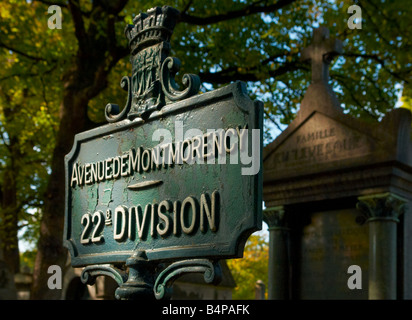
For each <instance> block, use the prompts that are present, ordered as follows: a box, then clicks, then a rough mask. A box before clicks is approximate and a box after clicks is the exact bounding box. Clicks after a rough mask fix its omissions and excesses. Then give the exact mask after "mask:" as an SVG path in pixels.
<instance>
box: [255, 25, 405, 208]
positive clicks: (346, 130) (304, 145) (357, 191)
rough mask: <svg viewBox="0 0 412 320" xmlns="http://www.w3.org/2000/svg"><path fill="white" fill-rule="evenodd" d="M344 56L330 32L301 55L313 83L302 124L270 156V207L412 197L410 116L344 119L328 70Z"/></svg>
mask: <svg viewBox="0 0 412 320" xmlns="http://www.w3.org/2000/svg"><path fill="white" fill-rule="evenodd" d="M341 52H342V50H341V43H340V41H338V40H333V39H330V37H329V32H328V30H327V29H326V28H324V27H321V28H318V29H315V30H314V40H313V43H312V44H311V46H309V47H308V48H306V49H305V50H304V51H303V52H302V56H301V57H302V59H303V60H310V61H311V62H312V83H311V84H310V86H309V88H308V90H307V92H306V94H305V96H304V99H303V100H302V102H301V106H300V110H299V111H298V113H297V115H296V118H295V119H294V120H293V122H292V123H291V124H290V125H289V126H288V127H287V128H286V129H285V130H284V131H283V132H282V134H280V135H279V136H278V137H277V138H276V139H275V140H274V141H273V142H272V143H270V144H269V145H268V146H266V147H265V148H264V150H263V167H264V171H263V181H264V182H263V189H264V190H263V193H264V195H263V198H264V200H265V203H266V206H267V207H271V206H277V205H285V204H296V203H303V202H308V201H318V200H325V199H334V198H342V197H347V196H359V195H367V194H372V193H382V192H395V193H397V194H399V195H403V196H406V197H409V198H410V196H408V195H409V191H408V190H412V188H411V186H412V185H411V181H412V150H411V142H410V140H411V130H410V129H411V114H410V111H409V110H407V109H403V108H399V109H394V110H392V111H391V112H389V113H388V114H386V115H385V117H384V118H383V119H382V121H380V122H375V123H370V122H366V121H363V120H362V119H358V118H354V117H352V116H350V115H348V114H345V113H344V112H343V110H342V108H341V106H340V103H339V101H338V99H337V97H336V96H335V94H334V92H333V90H332V87H331V86H330V85H329V83H328V82H329V76H328V71H327V70H328V65H329V63H330V62H331V60H332V58H333V57H334V56H336V55H337V54H339V53H341Z"/></svg>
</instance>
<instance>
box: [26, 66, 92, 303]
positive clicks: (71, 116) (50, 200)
mask: <svg viewBox="0 0 412 320" xmlns="http://www.w3.org/2000/svg"><path fill="white" fill-rule="evenodd" d="M79 73H81V71H80V72H79ZM78 78H79V77H76V76H75V77H71V79H78ZM73 82H75V80H74V81H73V80H72V81H70V80H69V82H68V83H66V87H65V91H64V98H63V103H62V105H61V107H60V129H59V133H58V136H57V139H56V146H55V148H54V152H53V159H52V164H51V169H52V174H51V176H50V180H49V184H48V187H47V191H46V194H45V204H44V209H43V213H42V221H41V225H40V239H39V243H38V251H37V256H36V261H35V266H34V273H33V285H32V292H31V299H60V296H61V290H56V289H54V290H51V289H49V288H48V286H47V281H48V278H49V277H50V276H51V275H50V274H48V273H47V269H48V268H49V266H51V265H58V266H60V267H61V269H62V270H63V269H64V266H65V264H66V258H67V250H66V249H65V248H64V247H63V227H64V208H65V184H64V181H65V173H64V156H65V155H66V154H67V153H69V152H70V150H71V147H72V145H73V138H74V136H75V134H76V133H78V132H81V131H84V129H85V125H86V122H87V104H88V101H89V99H88V98H87V97H85V93H84V91H82V90H81V88H79V87H77V84H76V83H73Z"/></svg>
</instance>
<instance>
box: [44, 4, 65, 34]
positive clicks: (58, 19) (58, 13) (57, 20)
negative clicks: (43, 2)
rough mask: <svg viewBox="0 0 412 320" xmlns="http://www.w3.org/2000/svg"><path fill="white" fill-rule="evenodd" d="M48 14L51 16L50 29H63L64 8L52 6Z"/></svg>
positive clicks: (48, 24)
mask: <svg viewBox="0 0 412 320" xmlns="http://www.w3.org/2000/svg"><path fill="white" fill-rule="evenodd" d="M47 12H48V13H49V14H51V16H50V17H49V20H48V21H47V26H48V28H49V29H61V28H62V8H60V6H58V5H52V6H50V7H49V8H48V10H47Z"/></svg>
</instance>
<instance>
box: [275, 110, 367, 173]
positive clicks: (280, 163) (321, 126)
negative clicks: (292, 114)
mask: <svg viewBox="0 0 412 320" xmlns="http://www.w3.org/2000/svg"><path fill="white" fill-rule="evenodd" d="M370 152H371V146H370V143H369V141H368V138H367V137H365V136H364V135H363V134H361V133H360V132H357V131H355V130H353V129H349V128H347V127H346V126H345V125H343V124H340V123H339V122H337V121H335V120H333V119H330V118H328V117H326V116H324V115H321V114H319V113H316V114H315V115H314V116H312V118H310V119H309V120H308V121H307V122H305V123H304V124H303V125H302V126H301V127H299V128H298V129H297V130H296V131H295V132H294V133H293V134H292V135H291V136H290V137H289V138H288V139H287V140H286V141H285V142H283V144H281V145H280V146H279V148H278V149H277V150H276V151H275V152H274V153H273V154H272V155H271V160H272V161H271V163H272V165H273V166H274V168H277V169H282V168H293V167H299V166H306V165H310V164H320V163H325V162H332V161H338V160H345V159H349V158H354V157H360V156H364V155H367V154H369V153H370Z"/></svg>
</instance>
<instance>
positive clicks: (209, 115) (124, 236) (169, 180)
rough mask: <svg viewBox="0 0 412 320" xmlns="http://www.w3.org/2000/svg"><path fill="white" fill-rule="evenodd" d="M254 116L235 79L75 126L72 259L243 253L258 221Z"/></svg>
mask: <svg viewBox="0 0 412 320" xmlns="http://www.w3.org/2000/svg"><path fill="white" fill-rule="evenodd" d="M261 123H262V114H261V108H260V107H259V104H255V103H253V102H252V101H251V100H250V99H249V98H248V97H247V96H246V95H245V94H244V86H243V85H242V83H239V82H238V83H234V84H232V85H230V86H228V87H226V88H223V89H220V90H217V91H213V92H209V93H205V94H202V95H198V96H195V97H192V98H189V99H186V100H184V101H182V102H178V103H174V104H170V105H168V106H167V107H164V108H163V109H162V110H161V111H160V112H154V113H152V114H151V115H150V117H149V118H148V119H146V120H142V119H135V120H133V121H130V120H127V119H126V120H123V121H120V122H117V123H114V124H108V125H106V126H103V127H100V128H97V129H95V130H91V131H87V132H83V133H80V134H78V135H76V138H75V143H74V146H73V149H72V151H71V152H70V153H69V154H68V155H67V156H66V159H65V164H66V195H67V203H66V224H65V245H66V246H67V247H68V248H69V249H70V252H71V256H72V265H73V266H82V265H88V264H102V263H118V262H124V261H125V260H126V259H127V258H128V257H130V256H131V255H132V254H133V252H134V251H136V250H144V251H145V252H146V255H147V257H148V259H149V260H164V259H178V258H189V257H190V258H194V257H222V258H224V257H239V256H241V255H242V252H243V243H244V241H245V240H246V239H247V237H248V236H249V235H250V233H251V232H253V231H255V230H257V229H259V228H260V227H261V189H260V188H261V185H262V184H261V170H260V169H261V168H260V167H261V165H260V159H261V157H260V145H259V142H260V141H261V137H260V132H261V130H259V129H260V128H261ZM256 144H257V145H256Z"/></svg>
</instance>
